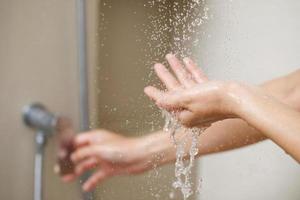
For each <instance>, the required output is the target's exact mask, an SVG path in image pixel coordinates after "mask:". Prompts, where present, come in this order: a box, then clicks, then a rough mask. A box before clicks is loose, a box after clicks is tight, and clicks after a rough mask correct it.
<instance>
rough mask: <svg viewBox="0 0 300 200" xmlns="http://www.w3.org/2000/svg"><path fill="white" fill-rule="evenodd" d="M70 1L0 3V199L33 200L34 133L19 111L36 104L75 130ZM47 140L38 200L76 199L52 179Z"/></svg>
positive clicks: (72, 188) (74, 190)
mask: <svg viewBox="0 0 300 200" xmlns="http://www.w3.org/2000/svg"><path fill="white" fill-rule="evenodd" d="M76 40H77V36H76V7H75V1H60V0H27V1H22V0H1V1H0V91H1V95H0V136H1V140H0V163H1V166H0V199H6V200H20V199H23V200H32V199H33V162H34V151H35V146H34V145H35V144H34V132H33V131H32V130H29V129H28V128H26V127H25V126H24V125H23V123H22V120H21V110H22V107H23V106H25V105H26V104H28V103H31V102H36V101H39V102H42V103H44V104H45V105H46V106H47V107H49V109H50V110H52V111H53V112H55V113H59V114H63V115H66V116H69V117H70V118H72V120H73V121H74V124H75V126H77V125H78V115H79V113H78V106H79V103H78V74H77V69H78V66H77V45H76ZM52 140H53V138H52V139H51V140H50V141H49V142H48V144H47V151H46V155H45V158H46V159H45V168H44V169H45V172H44V199H49V200H53V199H65V200H76V199H81V195H80V190H79V186H78V185H77V183H75V184H71V185H66V184H62V183H61V181H60V180H59V179H58V177H57V176H56V175H54V173H53V166H54V162H55V155H54V149H53V146H54V145H53V142H52Z"/></svg>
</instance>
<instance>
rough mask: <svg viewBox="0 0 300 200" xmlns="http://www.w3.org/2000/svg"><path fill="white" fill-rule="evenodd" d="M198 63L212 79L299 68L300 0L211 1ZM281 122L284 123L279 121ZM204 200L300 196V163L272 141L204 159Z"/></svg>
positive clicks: (256, 77) (252, 79)
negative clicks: (210, 16) (209, 17)
mask: <svg viewBox="0 0 300 200" xmlns="http://www.w3.org/2000/svg"><path fill="white" fill-rule="evenodd" d="M207 5H208V7H209V8H210V14H212V15H213V17H212V18H211V19H210V21H209V23H208V24H207V26H205V27H203V28H204V30H205V31H206V36H205V37H204V38H202V45H201V48H200V49H199V53H198V54H199V62H200V65H201V66H202V67H203V68H204V70H205V72H207V74H208V75H209V76H210V77H211V78H213V79H234V80H240V81H245V82H248V83H253V84H259V83H261V82H263V81H265V80H268V79H271V78H273V77H276V76H280V75H284V74H287V73H289V72H291V71H293V70H296V69H299V67H300V57H299V53H300V40H299V35H300V22H299V18H300V13H299V10H300V2H299V1H297V0H267V1H260V0H253V1H240V0H231V1H229V0H228V1H219V0H207ZM279 123H280V122H279ZM200 163H201V164H200V168H199V176H200V177H202V179H203V185H202V186H203V187H202V189H201V191H200V196H199V199H201V200H219V199H230V200H252V199H256V200H265V199H272V200H282V199H289V200H298V199H300V190H299V188H300V167H299V164H297V163H296V162H295V161H294V160H292V159H291V158H290V157H289V156H288V155H286V154H285V153H284V152H283V151H282V150H281V149H280V148H279V147H277V146H276V145H275V144H273V143H272V142H263V143H261V144H258V145H254V146H251V147H248V148H244V149H241V150H236V151H232V152H228V153H222V154H218V155H211V156H207V157H204V158H202V159H201V160H200Z"/></svg>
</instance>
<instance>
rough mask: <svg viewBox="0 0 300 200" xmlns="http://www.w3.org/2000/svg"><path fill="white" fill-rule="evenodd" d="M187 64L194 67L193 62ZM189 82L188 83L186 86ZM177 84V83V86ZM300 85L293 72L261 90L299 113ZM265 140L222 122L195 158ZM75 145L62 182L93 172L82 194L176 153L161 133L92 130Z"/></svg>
mask: <svg viewBox="0 0 300 200" xmlns="http://www.w3.org/2000/svg"><path fill="white" fill-rule="evenodd" d="M167 60H168V62H169V63H170V66H171V68H172V69H173V70H177V71H178V73H180V71H183V69H184V68H180V67H182V66H181V63H180V62H179V61H178V60H177V59H175V57H172V56H171V57H170V56H167ZM186 61H190V60H186ZM190 62H191V63H190V64H192V65H194V67H196V66H195V64H193V63H192V61H190ZM190 67H193V66H190ZM155 70H156V73H157V74H158V75H159V77H160V78H161V79H163V80H164V75H163V74H165V72H166V70H165V69H163V67H162V66H161V65H160V64H158V65H156V66H155ZM198 73H199V74H198V75H196V77H198V78H199V79H198V81H200V83H203V82H205V81H207V78H206V77H205V76H204V74H203V73H202V72H201V71H199V72H198ZM173 78H174V77H173ZM200 78H201V80H200ZM174 80H176V79H173V81H174ZM176 81H177V80H176ZM189 81H190V80H188V81H187V83H188V84H189ZM174 83H175V82H174ZM190 83H191V82H190ZM177 84H179V83H178V82H177ZM299 85H300V71H296V72H294V73H292V74H289V75H287V76H284V77H280V78H277V79H274V80H271V81H268V82H266V83H264V84H262V85H261V86H260V88H261V89H262V90H263V91H264V92H266V93H267V94H269V95H271V96H273V97H274V98H276V99H277V100H279V101H281V102H282V103H284V104H286V105H289V106H290V107H291V108H292V109H293V110H296V111H300V87H299ZM263 130H264V129H263ZM180 136H181V133H179V134H177V137H180ZM266 138H267V136H266V135H264V134H262V133H261V131H259V130H257V129H255V128H253V127H251V126H249V125H248V124H247V123H246V122H245V121H244V120H242V119H238V118H234V119H225V120H222V121H219V122H216V123H214V124H212V126H211V127H210V128H208V129H207V130H206V131H205V132H204V133H203V134H201V135H200V136H199V146H198V147H199V153H198V156H201V155H206V154H210V153H216V152H221V151H226V150H230V149H235V148H239V147H243V146H246V145H250V144H253V143H256V142H259V141H261V140H264V139H266ZM75 144H76V148H77V150H76V151H75V152H74V153H73V155H72V159H73V161H74V162H75V163H76V169H75V173H74V174H70V175H67V176H64V177H63V180H64V181H66V182H69V181H72V180H74V179H75V178H76V177H78V176H80V175H81V174H82V173H84V172H85V171H88V170H91V169H94V170H95V173H94V174H93V175H92V176H91V177H90V178H89V179H88V180H87V181H86V182H85V183H84V185H83V189H84V190H85V191H90V190H92V189H94V188H95V187H96V186H97V184H99V183H101V182H102V181H104V180H105V179H107V178H109V177H112V176H116V175H122V174H136V173H140V172H144V171H146V170H149V169H152V168H153V167H154V166H160V165H163V164H166V163H171V162H174V161H175V152H176V149H175V147H174V144H173V142H172V140H171V139H170V136H169V135H168V134H166V133H165V132H163V131H158V132H156V133H152V134H149V135H146V136H143V137H136V138H130V137H124V136H121V135H120V134H117V133H113V132H110V131H107V130H93V131H90V132H87V133H83V134H79V135H78V136H77V137H76V138H75ZM100 166H101V167H100Z"/></svg>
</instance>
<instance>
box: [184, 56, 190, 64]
mask: <svg viewBox="0 0 300 200" xmlns="http://www.w3.org/2000/svg"><path fill="white" fill-rule="evenodd" d="M183 62H184V63H185V64H190V62H191V59H190V58H188V57H185V58H184V59H183Z"/></svg>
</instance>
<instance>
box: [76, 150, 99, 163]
mask: <svg viewBox="0 0 300 200" xmlns="http://www.w3.org/2000/svg"><path fill="white" fill-rule="evenodd" d="M97 154H98V149H97V147H96V146H86V147H82V148H80V149H78V150H76V151H75V152H74V153H72V155H71V160H72V161H73V162H74V163H79V162H80V161H82V160H84V159H86V158H88V157H94V156H97Z"/></svg>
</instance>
